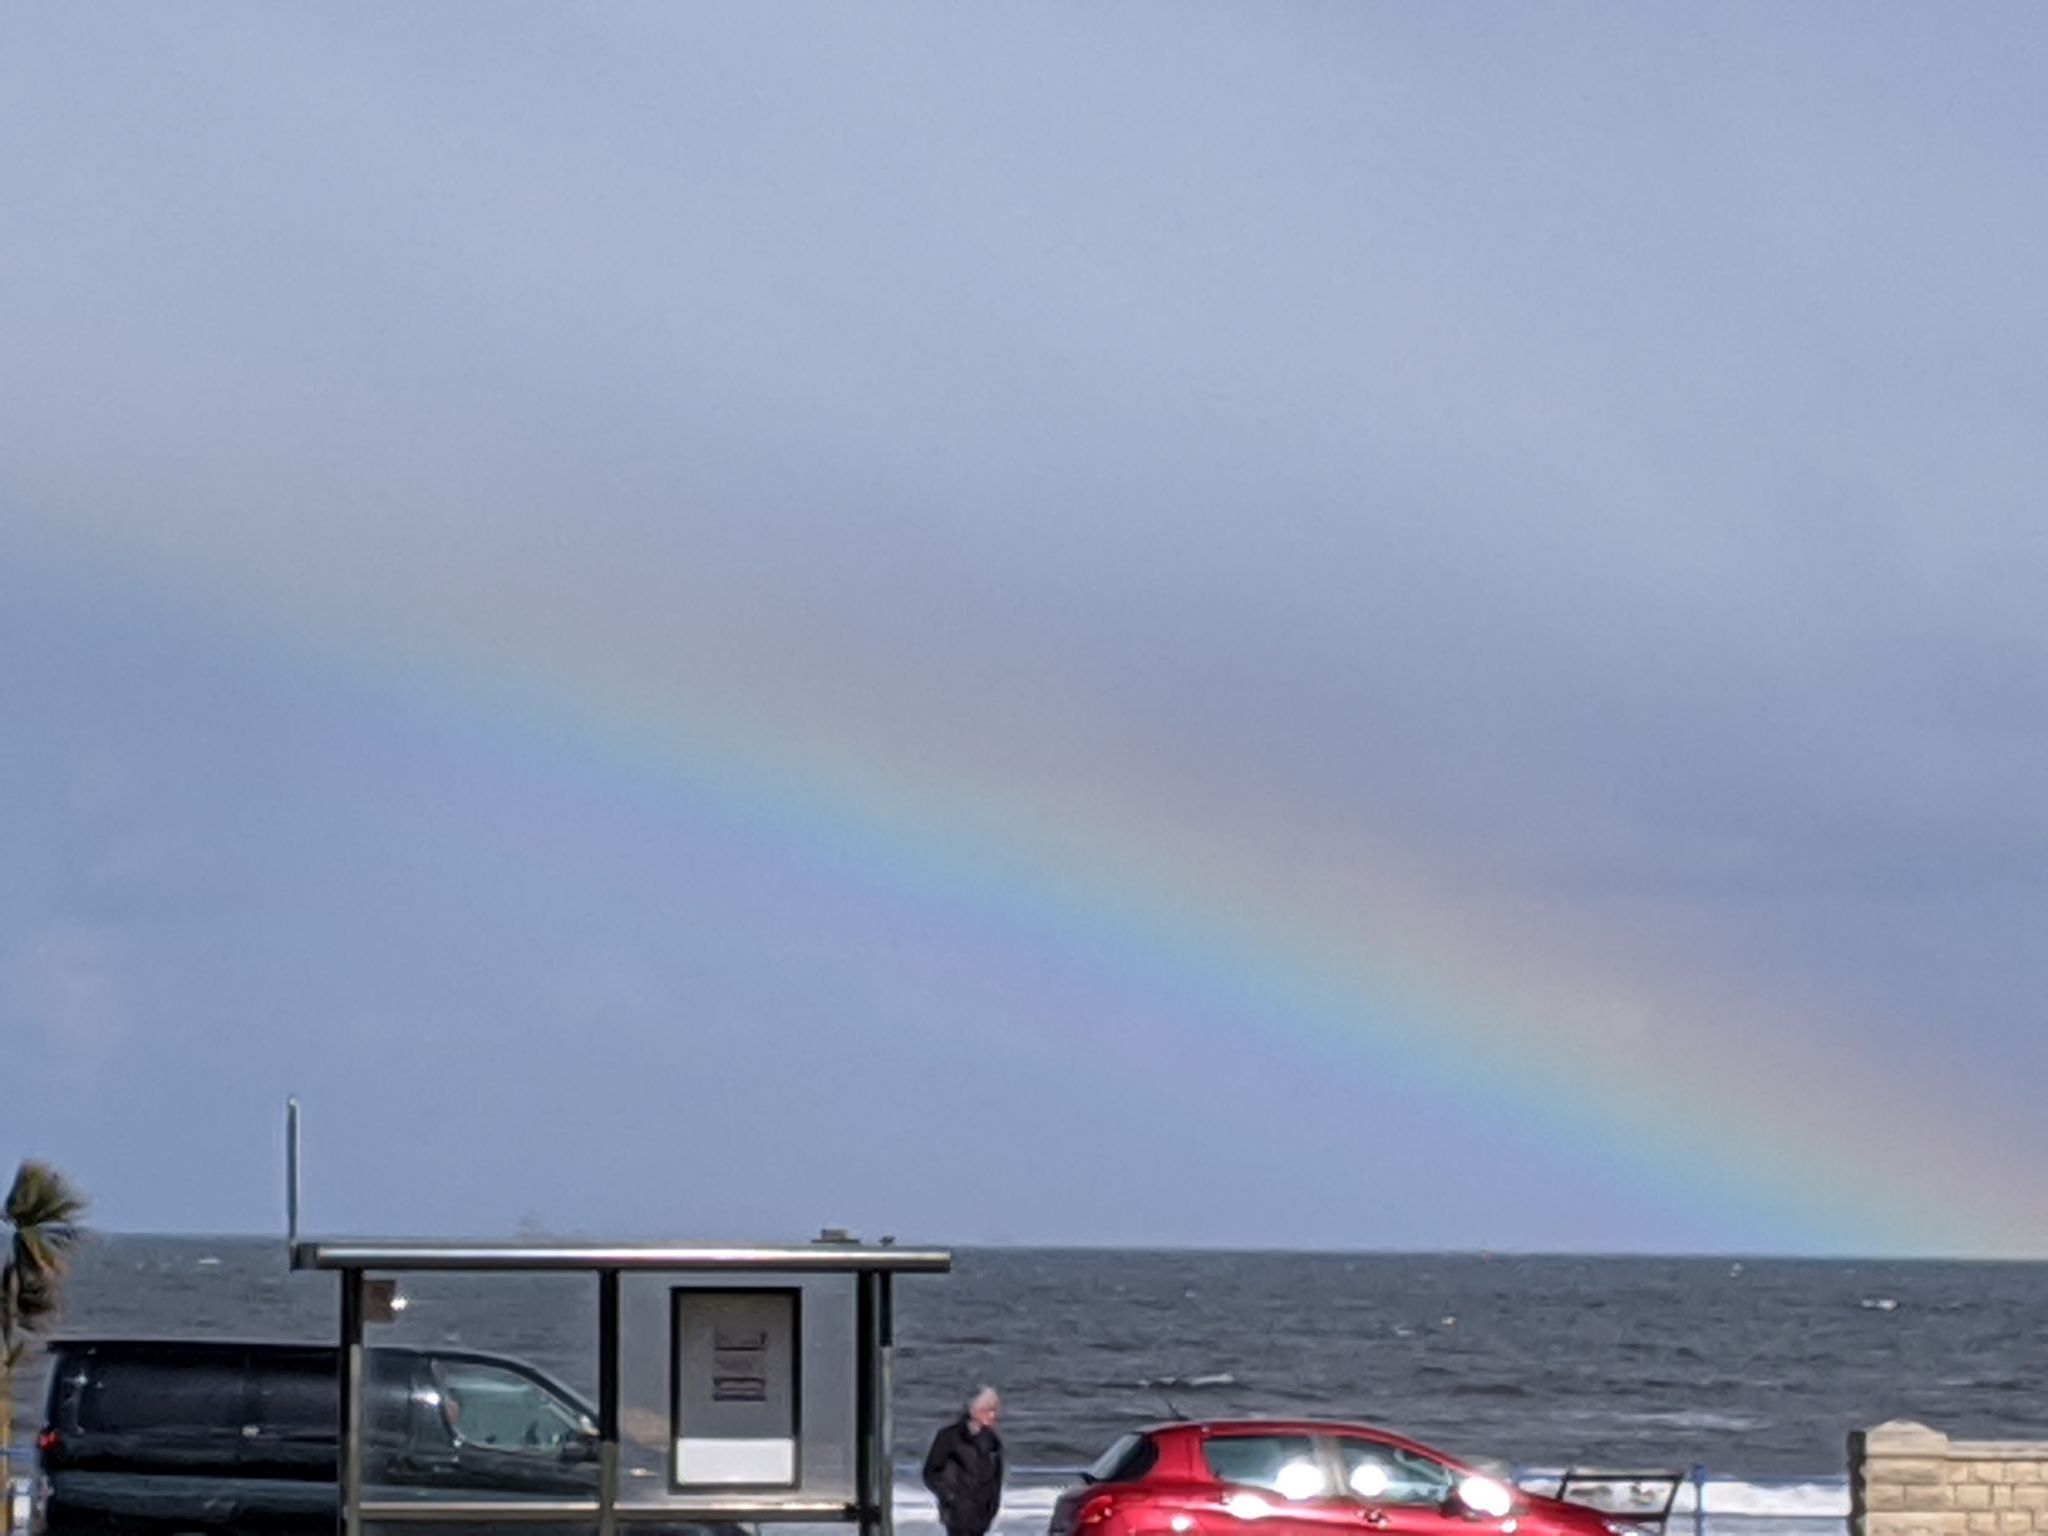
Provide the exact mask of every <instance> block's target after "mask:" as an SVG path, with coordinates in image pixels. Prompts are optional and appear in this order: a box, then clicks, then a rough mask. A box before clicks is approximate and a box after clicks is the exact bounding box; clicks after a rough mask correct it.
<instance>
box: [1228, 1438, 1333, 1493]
mask: <svg viewBox="0 0 2048 1536" xmlns="http://www.w3.org/2000/svg"><path fill="white" fill-rule="evenodd" d="M1202 1457H1203V1459H1204V1460H1205V1461H1207V1462H1208V1463H1209V1470H1210V1471H1211V1472H1212V1473H1214V1474H1215V1476H1216V1480H1217V1481H1218V1482H1223V1483H1228V1484H1230V1485H1231V1486H1232V1487H1233V1488H1257V1489H1260V1490H1262V1491H1264V1492H1268V1493H1277V1494H1279V1495H1280V1496H1281V1497H1282V1498H1283V1499H1297V1500H1299V1499H1316V1498H1323V1497H1326V1496H1327V1495H1328V1494H1329V1492H1330V1479H1329V1477H1328V1476H1327V1475H1326V1474H1325V1473H1324V1471H1323V1465H1322V1463H1321V1462H1320V1461H1318V1460H1317V1459H1316V1448H1315V1442H1314V1441H1312V1440H1310V1439H1309V1438H1308V1436H1306V1435H1226V1436H1219V1437H1217V1438H1216V1439H1213V1440H1206V1441H1204V1442H1203V1443H1202Z"/></svg>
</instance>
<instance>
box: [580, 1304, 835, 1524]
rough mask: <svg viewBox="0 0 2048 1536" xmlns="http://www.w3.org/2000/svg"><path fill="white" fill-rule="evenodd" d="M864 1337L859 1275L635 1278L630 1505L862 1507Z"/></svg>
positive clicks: (625, 1409) (624, 1480)
mask: <svg viewBox="0 0 2048 1536" xmlns="http://www.w3.org/2000/svg"><path fill="white" fill-rule="evenodd" d="M706 1293H723V1294H724V1295H726V1296H731V1297H740V1298H745V1297H747V1296H749V1295H758V1296H761V1298H762V1301H761V1304H760V1305H758V1306H752V1307H750V1306H748V1305H746V1304H745V1302H744V1300H742V1301H741V1302H740V1303H739V1304H737V1305H732V1306H727V1305H725V1304H724V1303H723V1302H720V1301H715V1300H713V1299H711V1297H709V1296H707V1295H706ZM679 1298H680V1300H679ZM792 1325H793V1326H794V1329H795V1333H796V1338H795V1340H794V1342H793V1351H792V1350H791V1349H790V1348H787V1347H786V1346H787V1345H789V1343H790V1341H788V1340H787V1339H786V1338H778V1337H777V1334H778V1331H782V1332H786V1331H787V1330H788V1329H789V1328H790V1327H791V1326H792ZM855 1325H856V1307H855V1283H854V1278H853V1276H851V1275H759V1276H743V1275H737V1274H736V1275H732V1276H724V1275H719V1274H716V1273H701V1272H698V1273H662V1272H651V1271H630V1272H628V1273H626V1274H623V1275H621V1276H620V1277H619V1335H620V1351H619V1503H620V1504H621V1505H635V1504H638V1505H653V1504H660V1505H666V1506H668V1507H670V1508H673V1509H675V1510H677V1511H678V1512H679V1513H680V1512H683V1511H688V1510H691V1509H709V1508H716V1507H717V1506H718V1505H719V1504H721V1503H729V1502H731V1501H732V1500H735V1499H740V1500H748V1501H756V1500H765V1499H776V1500H801V1501H804V1502H806V1503H826V1504H839V1505H845V1504H850V1503H852V1502H853V1500H854V1497H855V1489H854V1469H855V1466H856V1461H855V1426H856V1424H857V1423H858V1405H857V1402H856V1378H855V1360H856V1357H857V1356H856V1347H855ZM679 1327H680V1330H681V1334H680V1337H679V1336H678V1328H679ZM792 1428H794V1430H795V1434H794V1437H793V1443H792V1437H791V1435H790V1433H789V1432H790V1430H791V1429H792ZM679 1473H680V1474H681V1479H680V1480H679V1477H678V1474H679ZM721 1476H723V1477H726V1478H727V1479H729V1481H728V1482H727V1484H726V1486H724V1487H722V1488H721V1487H714V1486H711V1485H712V1484H713V1483H716V1482H717V1481H718V1480H719V1478H720V1477H721ZM693 1481H694V1482H695V1483H697V1484H698V1486H690V1484H691V1483H692V1482H693ZM632 1528H633V1529H638V1526H637V1525H635V1526H634V1527H632Z"/></svg>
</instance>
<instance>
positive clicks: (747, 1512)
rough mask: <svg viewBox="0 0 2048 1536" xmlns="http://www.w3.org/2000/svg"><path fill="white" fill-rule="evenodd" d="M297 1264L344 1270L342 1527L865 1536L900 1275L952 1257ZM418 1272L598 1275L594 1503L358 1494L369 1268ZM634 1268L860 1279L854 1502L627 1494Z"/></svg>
mask: <svg viewBox="0 0 2048 1536" xmlns="http://www.w3.org/2000/svg"><path fill="white" fill-rule="evenodd" d="M292 1265H293V1267H294V1268H297V1269H315V1270H327V1271H331V1272H334V1273H337V1274H339V1275H340V1277H341V1372H340V1375H341V1522H340V1528H341V1532H342V1536H361V1533H362V1531H363V1528H364V1526H365V1525H366V1524H369V1523H374V1522H378V1521H392V1522H398V1521H416V1522H438V1521H456V1520H460V1521H465V1522H471V1523H476V1522H502V1523H505V1524H508V1525H510V1524H529V1523H540V1522H554V1523H560V1522H561V1521H564V1520H575V1519H583V1518H588V1517H590V1516H592V1515H595V1517H596V1523H597V1529H598V1532H599V1533H600V1536H615V1533H616V1532H617V1531H618V1529H619V1527H620V1526H622V1525H631V1524H633V1523H635V1522H644V1521H655V1520H665V1521H669V1522H671V1523H673V1522H676V1521H678V1520H682V1521H689V1522H705V1523H709V1522H713V1521H771V1520H782V1521H792V1520H795V1521H818V1522H831V1521H837V1522H844V1523H849V1524H854V1523H857V1524H858V1525H859V1526H860V1530H861V1536H891V1532H892V1529H893V1523H892V1515H893V1512H892V1510H891V1507H890V1503H891V1490H892V1488H893V1481H894V1480H893V1466H892V1463H891V1456H890V1450H891V1446H890V1438H891V1424H890V1413H889V1398H890V1379H889V1378H890V1371H889V1351H890V1349H891V1347H892V1345H893V1344H894V1335H895V1294H894V1284H893V1282H894V1280H895V1277H896V1276H898V1275H902V1274H944V1273H946V1272H947V1271H949V1270H950V1269H951V1268H952V1267H953V1256H952V1254H951V1253H949V1252H947V1251H946V1250H944V1249H938V1248H898V1247H894V1246H891V1245H868V1244H859V1243H839V1242H823V1241H821V1242H817V1243H809V1244H802V1245H797V1246H792V1247H739V1248H734V1247H707V1246H699V1245H683V1246H677V1245H671V1244H599V1245H594V1246H559V1247H558V1246H553V1245H542V1246H535V1245H532V1244H524V1243H503V1244H499V1243H451V1242H364V1241H339V1242H311V1243H295V1244H294V1245H293V1251H292ZM421 1270H439V1271H451V1270H452V1271H460V1272H463V1273H471V1274H505V1273H535V1272H542V1271H545V1272H551V1273H563V1272H569V1273H585V1274H592V1275H595V1276H596V1277H597V1335H598V1386H597V1408H598V1435H599V1441H600V1450H599V1477H598V1496H597V1503H596V1507H595V1508H594V1509H593V1508H592V1506H591V1504H590V1503H589V1502H588V1501H587V1500H581V1499H577V1500H553V1499H548V1500H540V1499H531V1500H509V1499H508V1500H490V1501H480V1500H473V1499H468V1500H452V1499H451V1500H421V1501H418V1502H415V1501H413V1500H410V1499H408V1500H403V1501H398V1502H385V1501H367V1500H365V1499H364V1497H363V1455H362V1451H363V1448H362V1434H361V1423H360V1415H359V1414H358V1412H357V1404H358V1403H359V1402H360V1401H361V1398H362V1390H363V1325H364V1320H365V1310H366V1309H365V1298H366V1290H367V1281H368V1278H369V1275H370V1273H371V1272H372V1271H378V1272H383V1273H392V1274H403V1273H412V1272H418V1271H421ZM627 1270H654V1271H666V1272H670V1273H679V1272H688V1273H696V1274H706V1273H710V1274H719V1275H748V1276H763V1275H779V1276H785V1277H788V1276H803V1275H840V1274H851V1275H852V1276H853V1277H854V1349H855V1401H856V1407H855V1419H854V1426H855V1428H854V1434H855V1451H854V1488H855V1495H854V1500H853V1502H852V1503H850V1504H848V1503H841V1502H838V1501H824V1502H817V1501H812V1502H801V1501H792V1500H787V1499H783V1500H777V1499H750V1498H724V1499H722V1500H721V1501H720V1502H719V1503H718V1504H717V1505H716V1506H715V1507H713V1506H706V1505H700V1504H694V1503H693V1504H689V1505H676V1504H667V1503H663V1504H640V1503H627V1504H621V1503H620V1502H619V1499H618V1481H619V1343H620V1340H619V1276H620V1275H621V1274H623V1273H624V1272H626V1271H627Z"/></svg>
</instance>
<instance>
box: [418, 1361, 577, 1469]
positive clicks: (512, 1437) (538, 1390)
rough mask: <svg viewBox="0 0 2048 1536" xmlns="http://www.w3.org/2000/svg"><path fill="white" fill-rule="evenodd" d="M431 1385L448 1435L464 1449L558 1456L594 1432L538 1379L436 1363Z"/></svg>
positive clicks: (485, 1367) (473, 1365)
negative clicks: (482, 1447) (566, 1446)
mask: <svg viewBox="0 0 2048 1536" xmlns="http://www.w3.org/2000/svg"><path fill="white" fill-rule="evenodd" d="M434 1387H435V1390H436V1392H437V1393H438V1395H439V1398H440V1409H441V1416H442V1418H443V1419H444V1420H445V1421H446V1423H447V1425H448V1429H449V1432H450V1433H451V1434H452V1435H453V1436H454V1437H455V1438H456V1439H457V1440H460V1441H462V1442H463V1443H464V1444H467V1445H487V1446H492V1447H495V1448H496V1449H499V1450H507V1451H517V1450H531V1451H542V1452H546V1453H548V1454H550V1455H553V1454H556V1453H558V1452H559V1451H560V1450H561V1448H562V1446H563V1445H564V1444H565V1443H567V1442H569V1441H572V1440H577V1439H587V1438H588V1437H590V1436H592V1435H594V1434H595V1433H596V1432H597V1426H596V1425H594V1424H591V1423H589V1422H588V1421H587V1420H586V1419H585V1417H584V1415H583V1414H582V1413H581V1412H580V1411H579V1410H578V1409H576V1408H575V1407H573V1406H571V1405H570V1404H568V1403H565V1402H563V1401H562V1400H561V1399H560V1398H559V1397H557V1396H555V1394H554V1393H552V1392H550V1391H548V1390H547V1389H546V1388H544V1387H543V1386H541V1384H540V1383H539V1382H537V1381H533V1380H531V1379H530V1378H528V1377H525V1376H522V1375H520V1374H519V1373H518V1372H516V1371H508V1370H505V1369H503V1368H502V1367H499V1366H495V1365H483V1364H479V1363H478V1362H476V1361H472V1360H436V1361H435V1362H434Z"/></svg>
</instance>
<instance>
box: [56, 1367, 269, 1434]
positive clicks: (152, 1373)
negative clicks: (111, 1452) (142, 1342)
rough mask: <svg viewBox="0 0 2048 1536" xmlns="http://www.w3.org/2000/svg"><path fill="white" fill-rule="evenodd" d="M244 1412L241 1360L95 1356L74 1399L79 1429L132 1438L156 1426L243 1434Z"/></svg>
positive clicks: (244, 1398)
mask: <svg viewBox="0 0 2048 1536" xmlns="http://www.w3.org/2000/svg"><path fill="white" fill-rule="evenodd" d="M247 1407H248V1400H247V1394H246V1392H245V1390H244V1382H243V1360H242V1357H240V1356H239V1355H228V1354H208V1355H196V1356H182V1357H181V1356H177V1355H160V1356H155V1357H142V1356H121V1355H114V1356H99V1357H96V1358H94V1359H93V1361H92V1363H91V1365H90V1367H89V1368H88V1374H87V1377H86V1383H85V1390H84V1392H82V1393H81V1394H80V1395H79V1399H78V1427H79V1428H80V1429H83V1430H89V1431H92V1432H95V1433H102V1434H134V1433H138V1432H141V1431H145V1430H151V1429H155V1428H157V1427H158V1426H160V1425H169V1426H174V1427H176V1428H178V1429H180V1430H197V1431H206V1430H211V1429H222V1430H228V1431H231V1432H233V1433H235V1434H239V1433H241V1428H242V1419H243V1415H244V1413H245V1412H246V1410H247Z"/></svg>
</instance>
